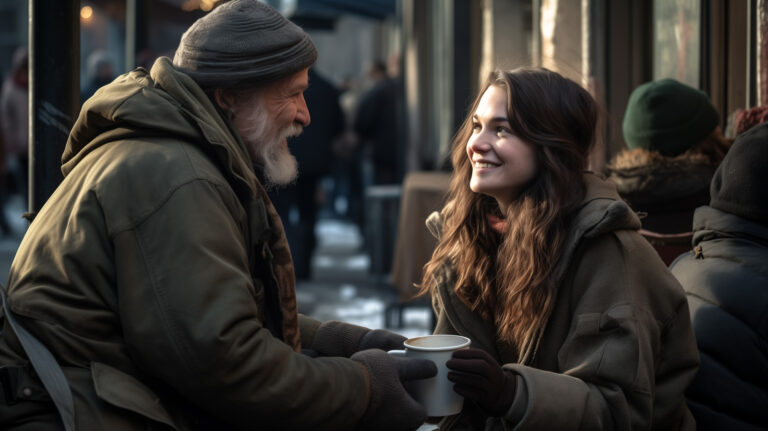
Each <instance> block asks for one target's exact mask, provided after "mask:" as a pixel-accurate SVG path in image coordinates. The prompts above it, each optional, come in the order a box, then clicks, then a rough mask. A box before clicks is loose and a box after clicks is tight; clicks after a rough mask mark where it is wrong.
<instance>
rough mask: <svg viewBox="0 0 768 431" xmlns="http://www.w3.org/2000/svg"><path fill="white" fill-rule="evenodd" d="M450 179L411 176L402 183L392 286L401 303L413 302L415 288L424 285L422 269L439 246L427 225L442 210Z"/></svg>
mask: <svg viewBox="0 0 768 431" xmlns="http://www.w3.org/2000/svg"><path fill="white" fill-rule="evenodd" d="M450 179H451V174H450V173H445V172H411V173H409V174H407V175H406V177H405V180H404V181H403V188H402V197H401V199H400V211H399V215H398V223H397V226H398V227H397V237H396V240H395V253H394V256H393V262H392V284H393V285H394V286H395V287H396V288H397V290H398V291H399V292H400V300H401V301H402V302H407V301H409V300H411V299H413V296H414V295H415V294H416V292H417V288H416V287H415V286H414V284H415V283H419V284H420V283H421V277H422V269H423V267H424V265H425V264H426V263H427V262H428V261H429V259H430V258H431V257H432V252H433V251H434V249H435V246H436V245H437V240H436V239H435V238H434V237H433V236H432V234H431V233H429V231H428V230H427V227H426V225H425V224H424V222H425V220H426V219H427V217H428V216H429V215H430V214H431V213H432V212H433V211H439V210H440V209H442V207H443V204H444V203H445V195H446V193H447V191H448V186H449V184H450Z"/></svg>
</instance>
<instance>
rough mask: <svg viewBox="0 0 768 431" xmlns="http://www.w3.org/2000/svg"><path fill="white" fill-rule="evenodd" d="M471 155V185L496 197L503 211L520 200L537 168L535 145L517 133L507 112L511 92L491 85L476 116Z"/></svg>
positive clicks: (468, 152) (473, 188) (470, 144)
mask: <svg viewBox="0 0 768 431" xmlns="http://www.w3.org/2000/svg"><path fill="white" fill-rule="evenodd" d="M472 125H473V127H472V135H471V136H470V137H469V140H468V141H467V156H468V157H469V160H470V163H471V165H472V177H471V179H470V181H469V188H470V189H471V190H472V191H473V192H475V193H482V194H485V195H488V196H491V197H492V198H494V199H496V201H497V202H498V203H499V207H500V208H501V210H502V212H504V211H506V209H507V206H509V204H510V203H511V202H512V201H514V200H515V199H517V197H518V196H519V195H520V193H521V192H522V191H523V190H524V189H525V187H526V186H527V185H528V184H529V183H530V182H531V180H533V178H534V176H535V175H536V171H537V163H536V153H535V151H534V147H533V145H532V144H529V143H528V142H525V141H523V140H522V139H520V138H519V137H517V136H516V135H515V134H514V131H513V130H512V129H511V127H510V123H509V117H508V115H507V92H506V90H505V89H504V88H502V87H499V86H496V85H491V86H490V87H488V89H487V90H486V91H485V93H483V95H482V97H481V98H480V102H479V103H478V105H477V110H476V111H475V112H474V114H473V115H472Z"/></svg>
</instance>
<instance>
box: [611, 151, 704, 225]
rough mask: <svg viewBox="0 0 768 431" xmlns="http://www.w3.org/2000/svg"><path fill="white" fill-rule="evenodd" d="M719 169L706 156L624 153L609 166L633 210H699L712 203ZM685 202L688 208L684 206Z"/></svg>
mask: <svg viewBox="0 0 768 431" xmlns="http://www.w3.org/2000/svg"><path fill="white" fill-rule="evenodd" d="M716 169H717V163H711V162H710V161H709V160H708V159H707V158H706V157H704V156H690V155H686V156H680V157H674V158H665V157H659V156H658V155H656V154H654V153H653V152H651V151H648V150H643V149H635V150H633V151H623V152H621V153H619V154H618V155H617V156H616V158H614V159H613V161H612V162H611V163H610V164H609V166H608V169H607V170H608V175H609V179H610V180H611V181H613V182H614V183H615V184H616V187H617V190H618V192H619V194H620V195H621V197H622V198H624V199H626V200H627V201H628V202H629V203H630V205H632V206H633V208H635V209H638V210H647V209H648V208H647V207H649V206H651V207H652V206H659V205H661V206H664V207H669V206H670V205H671V206H675V205H676V204H679V205H684V206H685V207H691V208H695V207H697V206H700V205H706V204H707V203H708V202H709V182H710V180H711V179H712V176H713V175H714V174H715V170H716ZM680 202H685V204H680Z"/></svg>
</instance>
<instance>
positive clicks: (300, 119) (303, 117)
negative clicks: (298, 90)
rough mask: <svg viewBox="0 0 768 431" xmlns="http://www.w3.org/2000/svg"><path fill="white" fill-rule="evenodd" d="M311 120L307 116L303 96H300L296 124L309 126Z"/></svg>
mask: <svg viewBox="0 0 768 431" xmlns="http://www.w3.org/2000/svg"><path fill="white" fill-rule="evenodd" d="M311 121H312V118H311V117H310V116H309V108H307V101H306V100H304V95H303V94H302V95H301V100H300V101H299V109H297V110H296V122H297V123H299V124H301V125H302V126H304V127H307V126H309V123H310V122H311Z"/></svg>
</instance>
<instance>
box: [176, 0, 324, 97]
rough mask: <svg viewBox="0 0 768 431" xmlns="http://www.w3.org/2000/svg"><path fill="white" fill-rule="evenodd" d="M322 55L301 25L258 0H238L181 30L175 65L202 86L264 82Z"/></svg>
mask: <svg viewBox="0 0 768 431" xmlns="http://www.w3.org/2000/svg"><path fill="white" fill-rule="evenodd" d="M316 59H317V50H316V49H315V45H314V43H312V40H311V39H310V38H309V35H307V34H306V33H305V32H304V31H303V30H302V29H301V28H299V27H298V26H297V25H295V24H293V23H292V22H290V21H288V20H287V19H286V18H285V17H283V16H282V15H280V13H279V12H277V11H276V10H274V9H273V8H271V7H270V6H268V5H266V4H264V3H262V2H260V1H258V0H232V1H229V2H227V3H224V4H222V5H221V6H219V7H217V8H216V9H214V10H213V11H211V12H210V13H209V14H207V15H206V16H204V17H202V18H200V19H198V20H197V21H195V22H194V24H192V26H191V27H189V29H188V30H187V31H186V32H184V34H183V35H182V36H181V43H180V44H179V47H178V48H177V49H176V54H175V56H174V57H173V64H174V66H176V67H178V68H179V69H181V70H182V71H183V72H184V73H186V74H187V75H189V76H191V77H192V79H194V80H195V82H197V83H198V84H199V85H200V86H201V87H208V88H219V87H220V88H224V87H234V86H237V85H241V84H253V85H258V84H261V83H266V82H269V81H274V80H277V79H280V78H284V77H286V76H290V75H291V74H293V73H296V72H298V71H300V70H302V69H306V68H308V67H309V66H311V65H312V64H313V63H314V62H315V60H316Z"/></svg>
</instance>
